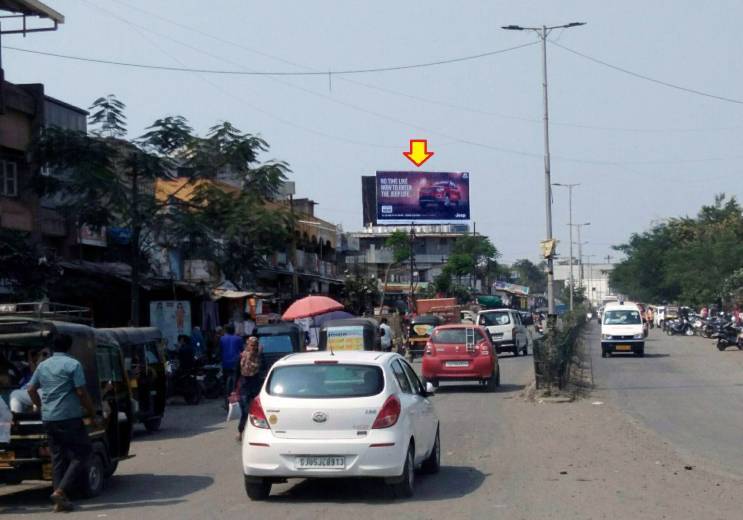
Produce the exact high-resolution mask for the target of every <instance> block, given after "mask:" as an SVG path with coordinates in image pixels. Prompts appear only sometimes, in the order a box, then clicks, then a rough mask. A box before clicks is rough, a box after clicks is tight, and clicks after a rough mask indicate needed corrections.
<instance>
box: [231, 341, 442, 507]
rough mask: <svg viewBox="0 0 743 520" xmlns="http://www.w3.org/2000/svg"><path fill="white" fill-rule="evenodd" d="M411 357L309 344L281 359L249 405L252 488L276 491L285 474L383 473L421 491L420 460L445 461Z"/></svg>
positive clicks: (434, 465)
mask: <svg viewBox="0 0 743 520" xmlns="http://www.w3.org/2000/svg"><path fill="white" fill-rule="evenodd" d="M426 386H427V388H425V387H424V386H423V385H422V384H421V381H420V379H418V376H417V375H416V374H415V372H414V371H413V369H412V368H411V367H410V365H409V364H408V362H407V361H406V360H405V359H404V358H403V357H402V356H400V355H398V354H395V353H383V352H374V351H336V352H335V353H333V352H328V351H322V352H307V353H301V354H293V355H289V356H287V357H284V358H282V359H281V360H279V361H277V362H276V364H275V365H273V367H272V368H271V371H270V372H269V374H268V377H267V378H266V382H265V383H264V385H263V389H262V390H261V392H260V394H259V395H258V397H256V398H255V399H254V400H253V402H252V403H251V405H250V413H249V416H248V424H247V427H246V429H245V434H244V436H243V445H242V464H243V474H244V476H245V491H246V493H247V494H248V496H249V497H250V498H251V499H252V500H262V499H265V498H266V497H268V495H269V493H270V491H271V485H272V484H273V483H274V482H285V481H286V479H287V478H347V477H382V478H384V479H385V480H386V481H387V483H388V484H390V485H391V486H392V488H393V491H394V492H395V494H396V495H397V496H403V497H409V496H411V495H412V494H413V485H414V482H415V468H416V467H417V466H421V467H422V469H423V471H424V472H427V473H436V472H438V471H439V467H440V464H441V441H440V438H439V419H438V417H437V415H436V412H435V410H434V408H433V404H432V403H431V401H430V400H429V399H428V398H429V396H430V395H431V394H432V392H433V386H430V383H429V385H426Z"/></svg>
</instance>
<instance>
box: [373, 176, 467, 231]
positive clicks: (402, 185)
mask: <svg viewBox="0 0 743 520" xmlns="http://www.w3.org/2000/svg"><path fill="white" fill-rule="evenodd" d="M469 219H470V174H469V173H468V172H377V221H378V222H379V223H384V222H388V223H392V222H399V223H408V222H411V221H438V222H442V221H452V220H469Z"/></svg>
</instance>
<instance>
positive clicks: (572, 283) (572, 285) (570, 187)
mask: <svg viewBox="0 0 743 520" xmlns="http://www.w3.org/2000/svg"><path fill="white" fill-rule="evenodd" d="M552 185H553V186H561V187H563V188H567V189H568V208H569V213H570V216H569V220H570V223H569V224H568V226H570V310H571V311H572V310H573V307H574V305H573V291H575V278H574V277H573V188H575V187H576V186H580V183H574V184H560V183H559V182H553V183H552Z"/></svg>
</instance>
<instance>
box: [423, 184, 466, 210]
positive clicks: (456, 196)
mask: <svg viewBox="0 0 743 520" xmlns="http://www.w3.org/2000/svg"><path fill="white" fill-rule="evenodd" d="M460 200H462V193H461V192H460V191H459V187H458V186H457V184H456V183H455V182H454V181H439V182H435V183H434V184H433V185H432V186H426V187H425V188H421V189H420V192H419V193H418V203H419V204H420V207H421V208H425V207H426V206H428V205H430V204H434V205H436V206H443V207H445V208H455V207H457V206H458V205H459V201H460Z"/></svg>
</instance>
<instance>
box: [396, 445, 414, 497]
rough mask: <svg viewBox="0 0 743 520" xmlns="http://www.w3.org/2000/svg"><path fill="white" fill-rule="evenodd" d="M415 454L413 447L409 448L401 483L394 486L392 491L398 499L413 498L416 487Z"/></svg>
mask: <svg viewBox="0 0 743 520" xmlns="http://www.w3.org/2000/svg"><path fill="white" fill-rule="evenodd" d="M414 453H415V452H414V451H413V446H410V447H409V448H408V454H407V455H406V456H405V465H404V466H403V468H402V475H401V476H400V477H401V480H400V482H398V483H396V484H392V491H393V492H394V493H395V496H396V497H398V498H410V497H412V496H413V489H414V487H415V454H414Z"/></svg>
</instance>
